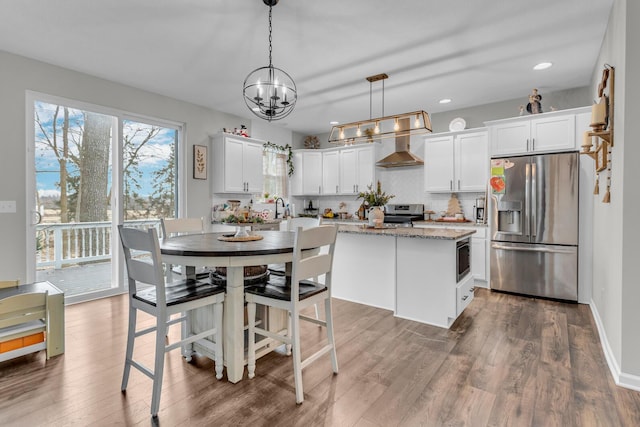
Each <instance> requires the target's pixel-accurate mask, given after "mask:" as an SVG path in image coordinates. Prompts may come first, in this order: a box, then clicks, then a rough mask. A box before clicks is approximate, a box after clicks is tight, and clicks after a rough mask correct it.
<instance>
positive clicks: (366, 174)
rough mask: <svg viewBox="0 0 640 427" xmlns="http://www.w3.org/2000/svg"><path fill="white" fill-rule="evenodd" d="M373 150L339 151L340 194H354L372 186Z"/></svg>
mask: <svg viewBox="0 0 640 427" xmlns="http://www.w3.org/2000/svg"><path fill="white" fill-rule="evenodd" d="M373 160H374V148H373V147H372V146H365V147H352V148H345V149H343V150H340V193H342V194H356V193H359V192H361V191H366V190H367V186H369V185H373V179H374V175H375V169H374V168H375V165H374V161H373Z"/></svg>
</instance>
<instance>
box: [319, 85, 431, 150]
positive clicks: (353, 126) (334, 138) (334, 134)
mask: <svg viewBox="0 0 640 427" xmlns="http://www.w3.org/2000/svg"><path fill="white" fill-rule="evenodd" d="M387 78H389V76H388V75H387V74H385V73H382V74H376V75H375V76H370V77H367V81H369V119H368V120H360V121H357V122H352V123H345V124H338V125H335V126H333V127H332V128H331V133H330V134H329V142H330V143H331V144H337V145H353V144H358V143H362V142H369V143H371V142H374V141H380V140H382V139H386V138H397V137H403V136H412V135H421V134H426V133H429V132H431V120H430V119H429V114H427V113H426V112H425V111H422V110H419V111H413V112H410V113H403V114H393V115H390V116H385V115H384V81H385V80H386V79H387ZM380 80H381V81H382V117H376V118H371V100H372V85H373V83H374V82H377V81H380Z"/></svg>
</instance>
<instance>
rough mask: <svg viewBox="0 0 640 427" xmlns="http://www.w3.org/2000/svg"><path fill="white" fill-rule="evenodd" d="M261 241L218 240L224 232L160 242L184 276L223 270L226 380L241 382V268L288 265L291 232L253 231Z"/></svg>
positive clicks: (167, 257) (166, 258)
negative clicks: (197, 269) (200, 269)
mask: <svg viewBox="0 0 640 427" xmlns="http://www.w3.org/2000/svg"><path fill="white" fill-rule="evenodd" d="M253 234H257V235H260V236H262V237H263V238H262V239H261V240H253V241H242V242H227V241H222V240H219V239H218V238H219V237H220V236H228V235H229V234H228V233H202V234H188V235H182V236H176V237H170V238H166V239H162V240H161V241H160V252H161V254H162V260H163V261H164V262H166V263H168V264H173V265H182V266H184V267H185V270H186V274H187V276H195V267H202V266H206V267H226V268H227V290H226V294H225V301H224V341H223V348H224V363H225V366H226V367H227V378H228V379H229V381H230V382H232V383H236V382H238V381H240V380H241V379H242V376H243V372H244V365H245V363H246V362H245V361H246V358H245V351H244V326H245V325H244V267H245V266H251V265H264V264H281V263H290V262H291V260H292V257H293V245H294V240H295V233H294V232H290V231H256V232H253Z"/></svg>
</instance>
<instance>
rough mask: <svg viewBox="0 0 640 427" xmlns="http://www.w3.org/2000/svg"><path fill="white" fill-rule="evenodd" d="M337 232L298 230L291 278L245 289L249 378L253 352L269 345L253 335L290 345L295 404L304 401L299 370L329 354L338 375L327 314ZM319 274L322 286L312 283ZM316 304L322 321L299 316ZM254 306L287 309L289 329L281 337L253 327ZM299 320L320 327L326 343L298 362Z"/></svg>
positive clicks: (323, 228)
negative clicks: (322, 314)
mask: <svg viewBox="0 0 640 427" xmlns="http://www.w3.org/2000/svg"><path fill="white" fill-rule="evenodd" d="M337 233H338V229H337V227H335V226H332V225H323V226H319V227H313V228H309V229H303V228H302V227H298V229H297V230H296V237H295V245H294V252H293V261H292V270H291V276H273V277H272V278H270V279H269V281H268V282H267V283H265V284H262V285H255V286H249V287H247V288H245V299H246V301H247V314H248V321H249V322H248V323H249V336H248V357H247V360H248V363H247V365H248V372H249V378H253V377H254V376H255V370H256V351H257V350H259V349H260V348H262V347H264V346H265V345H267V344H268V343H269V342H270V340H269V339H262V340H261V341H259V342H256V335H261V336H264V337H267V338H271V339H275V340H278V341H281V342H283V343H285V344H288V345H291V346H292V353H293V372H294V382H295V389H296V403H302V402H303V401H304V391H303V384H302V370H303V369H304V368H306V367H307V366H308V365H309V364H311V363H312V362H314V361H316V360H318V359H319V358H320V357H321V356H322V355H324V354H327V353H329V354H330V355H331V365H332V368H333V372H334V373H336V374H337V373H338V358H337V355H336V346H335V338H334V334H333V317H332V312H331V311H332V309H331V268H332V265H333V253H334V248H335V242H336V235H337ZM321 275H324V276H325V283H324V284H323V283H318V282H317V281H315V280H314V278H315V277H319V276H321ZM320 302H324V307H325V320H320V319H314V318H312V317H308V316H305V315H302V314H301V310H303V309H305V308H307V307H310V306H311V305H313V304H317V303H320ZM256 304H262V305H267V306H270V307H275V308H279V309H282V310H287V311H288V312H289V314H290V316H291V323H290V325H291V326H290V327H289V329H288V330H287V331H286V332H284V334H280V333H277V332H272V331H268V330H266V329H263V328H260V327H258V326H256V325H255V319H256ZM301 320H304V321H308V322H311V323H315V324H318V325H320V326H323V327H325V328H326V331H327V344H326V345H324V346H323V347H322V348H321V349H320V350H318V351H317V352H316V353H314V354H312V355H311V356H309V357H308V358H306V359H305V360H301V351H300V334H301V328H300V321H301ZM314 335H316V333H314Z"/></svg>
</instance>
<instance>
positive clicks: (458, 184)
mask: <svg viewBox="0 0 640 427" xmlns="http://www.w3.org/2000/svg"><path fill="white" fill-rule="evenodd" d="M459 189H460V180H458V190H459Z"/></svg>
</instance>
